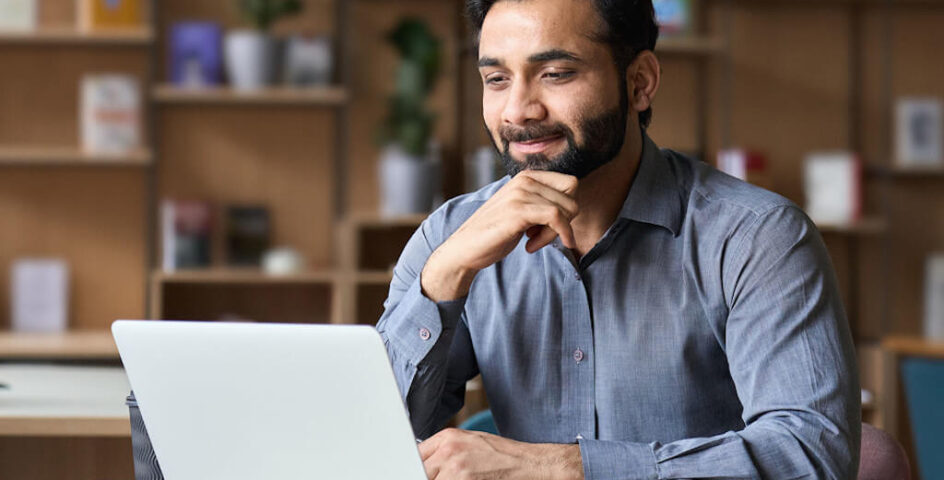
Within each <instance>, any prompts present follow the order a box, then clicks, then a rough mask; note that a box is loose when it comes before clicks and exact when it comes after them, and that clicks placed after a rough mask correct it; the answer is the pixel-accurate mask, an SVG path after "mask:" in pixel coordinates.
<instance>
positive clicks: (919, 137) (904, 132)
mask: <svg viewBox="0 0 944 480" xmlns="http://www.w3.org/2000/svg"><path fill="white" fill-rule="evenodd" d="M941 111H942V107H941V100H940V99H938V98H917V97H906V98H900V99H899V100H898V104H897V106H896V116H897V119H896V120H897V125H896V132H895V137H896V138H895V140H896V150H897V161H898V165H900V166H902V167H918V168H922V167H923V168H928V167H931V168H933V167H938V168H944V153H942V143H944V140H942V136H944V121H942V118H941V117H942V114H941Z"/></svg>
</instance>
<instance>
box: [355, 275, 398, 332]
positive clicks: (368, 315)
mask: <svg viewBox="0 0 944 480" xmlns="http://www.w3.org/2000/svg"><path fill="white" fill-rule="evenodd" d="M389 289H390V285H389V283H388V284H378V285H358V286H357V323H359V324H361V325H376V324H377V321H378V320H380V316H381V315H383V302H384V300H386V299H387V292H388V290H389Z"/></svg>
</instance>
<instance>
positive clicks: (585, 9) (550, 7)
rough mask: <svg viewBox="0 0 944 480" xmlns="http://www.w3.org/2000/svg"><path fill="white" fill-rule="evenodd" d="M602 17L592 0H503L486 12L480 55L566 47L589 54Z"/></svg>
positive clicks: (520, 53)
mask: <svg viewBox="0 0 944 480" xmlns="http://www.w3.org/2000/svg"><path fill="white" fill-rule="evenodd" d="M601 28H602V21H601V20H600V18H599V16H598V15H597V12H596V9H595V8H594V6H593V4H592V2H591V1H590V0H503V1H499V2H497V3H495V4H494V5H493V6H492V8H491V9H490V10H489V11H488V14H487V15H486V16H485V21H484V22H483V24H482V31H481V35H480V38H479V55H480V56H483V57H484V56H487V57H495V58H499V59H503V60H512V59H514V58H524V57H527V56H529V55H531V54H533V53H536V52H542V51H548V50H554V49H563V50H567V51H571V52H576V53H580V54H584V55H587V56H590V55H591V54H593V53H599V50H600V49H601V48H604V46H603V44H601V43H599V42H598V41H596V40H594V36H595V35H597V33H598V32H599V31H600V30H601Z"/></svg>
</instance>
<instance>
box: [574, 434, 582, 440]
mask: <svg viewBox="0 0 944 480" xmlns="http://www.w3.org/2000/svg"><path fill="white" fill-rule="evenodd" d="M575 438H576V439H577V440H583V435H581V434H579V433H578V434H577V436H576V437H575Z"/></svg>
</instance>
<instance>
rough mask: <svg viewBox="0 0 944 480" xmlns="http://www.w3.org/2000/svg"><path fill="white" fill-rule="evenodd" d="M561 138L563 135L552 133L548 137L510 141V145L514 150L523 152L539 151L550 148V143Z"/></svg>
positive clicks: (552, 143)
mask: <svg viewBox="0 0 944 480" xmlns="http://www.w3.org/2000/svg"><path fill="white" fill-rule="evenodd" d="M563 138H564V136H563V135H552V136H550V137H543V138H537V139H534V140H528V141H527V142H511V145H512V146H513V147H514V148H515V150H517V151H518V152H521V153H524V154H532V153H541V152H543V151H545V150H547V149H548V148H550V147H551V145H554V144H555V143H557V142H559V141H561V140H563Z"/></svg>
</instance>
